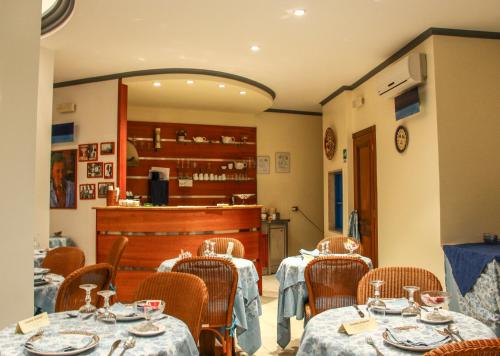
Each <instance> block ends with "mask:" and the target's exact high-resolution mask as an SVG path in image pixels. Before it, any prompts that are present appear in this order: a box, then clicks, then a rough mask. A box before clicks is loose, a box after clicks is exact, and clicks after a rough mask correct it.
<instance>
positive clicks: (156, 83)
mask: <svg viewBox="0 0 500 356" xmlns="http://www.w3.org/2000/svg"><path fill="white" fill-rule="evenodd" d="M153 86H155V87H157V88H158V87H161V83H160V82H153Z"/></svg>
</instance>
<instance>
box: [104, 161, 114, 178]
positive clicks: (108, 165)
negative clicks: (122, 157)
mask: <svg viewBox="0 0 500 356" xmlns="http://www.w3.org/2000/svg"><path fill="white" fill-rule="evenodd" d="M104 179H113V162H105V163H104Z"/></svg>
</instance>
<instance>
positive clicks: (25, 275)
mask: <svg viewBox="0 0 500 356" xmlns="http://www.w3.org/2000/svg"><path fill="white" fill-rule="evenodd" d="M40 8H41V3H40V2H37V1H19V0H2V1H1V2H0V53H1V55H0V132H1V133H2V139H1V140H0V151H1V152H2V153H3V154H2V158H1V165H2V167H3V169H2V174H1V175H0V185H1V186H2V188H3V189H2V198H1V199H0V251H2V255H1V258H0V271H2V273H0V285H1V286H2V287H1V292H0V328H2V327H4V326H6V325H7V324H8V323H12V322H15V321H17V320H20V319H24V318H27V317H29V316H31V315H33V238H34V233H35V224H34V205H35V139H36V134H35V131H36V117H37V87H38V56H39V51H40Z"/></svg>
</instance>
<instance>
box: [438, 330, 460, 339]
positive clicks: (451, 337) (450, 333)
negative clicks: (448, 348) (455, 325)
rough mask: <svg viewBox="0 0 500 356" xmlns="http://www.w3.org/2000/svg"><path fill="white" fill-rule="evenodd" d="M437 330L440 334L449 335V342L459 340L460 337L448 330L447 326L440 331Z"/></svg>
mask: <svg viewBox="0 0 500 356" xmlns="http://www.w3.org/2000/svg"><path fill="white" fill-rule="evenodd" d="M437 332H438V333H440V334H441V335H444V336H448V337H450V339H451V342H453V341H455V342H457V341H460V339H459V338H458V337H457V336H456V335H455V334H453V333H452V332H451V331H450V330H448V328H444V329H443V330H442V331H441V330H438V331H437Z"/></svg>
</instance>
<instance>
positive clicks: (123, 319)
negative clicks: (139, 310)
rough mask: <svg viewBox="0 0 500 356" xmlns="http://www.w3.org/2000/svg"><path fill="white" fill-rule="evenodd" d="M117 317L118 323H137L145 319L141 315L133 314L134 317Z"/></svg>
mask: <svg viewBox="0 0 500 356" xmlns="http://www.w3.org/2000/svg"><path fill="white" fill-rule="evenodd" d="M115 315H116V321H136V320H141V319H144V317H143V316H142V315H139V314H135V313H134V314H133V315H123V314H121V315H120V314H115Z"/></svg>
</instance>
